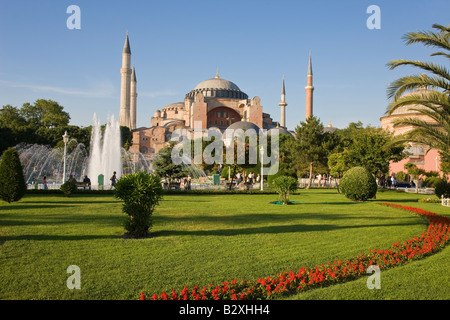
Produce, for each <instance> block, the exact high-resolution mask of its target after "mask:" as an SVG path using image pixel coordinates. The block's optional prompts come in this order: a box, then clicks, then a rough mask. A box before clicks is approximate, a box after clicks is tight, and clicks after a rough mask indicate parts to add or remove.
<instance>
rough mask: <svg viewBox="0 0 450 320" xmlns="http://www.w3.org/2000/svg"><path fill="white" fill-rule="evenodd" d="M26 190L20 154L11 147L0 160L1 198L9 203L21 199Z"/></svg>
mask: <svg viewBox="0 0 450 320" xmlns="http://www.w3.org/2000/svg"><path fill="white" fill-rule="evenodd" d="M26 191H27V186H26V184H25V179H24V177H23V169H22V165H21V164H20V158H19V154H18V152H17V151H16V150H14V149H12V148H9V149H7V150H6V151H5V152H3V155H2V161H1V162H0V199H2V200H4V201H6V202H8V203H11V202H14V201H19V200H20V199H22V197H23V196H24V195H25V192H26Z"/></svg>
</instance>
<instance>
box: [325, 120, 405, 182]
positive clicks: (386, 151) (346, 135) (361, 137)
mask: <svg viewBox="0 0 450 320" xmlns="http://www.w3.org/2000/svg"><path fill="white" fill-rule="evenodd" d="M337 135H338V136H339V137H340V139H341V148H340V150H339V152H336V153H335V154H333V155H332V156H330V157H329V160H328V165H329V167H330V168H331V171H332V172H333V173H334V174H336V173H343V172H344V171H347V170H348V169H350V168H352V167H364V168H366V169H367V170H368V171H369V172H370V173H371V174H372V175H374V176H379V175H381V174H387V173H389V163H390V161H395V162H397V161H400V160H402V159H403V158H404V157H405V154H404V153H403V150H404V144H403V143H402V142H398V141H396V140H394V138H393V135H392V134H391V133H389V132H387V131H385V130H383V129H381V128H374V127H370V126H367V127H365V128H364V127H362V124H360V123H351V124H350V125H349V126H348V127H347V128H345V129H342V130H340V131H339V132H338V133H337Z"/></svg>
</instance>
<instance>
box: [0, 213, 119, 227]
mask: <svg viewBox="0 0 450 320" xmlns="http://www.w3.org/2000/svg"><path fill="white" fill-rule="evenodd" d="M124 219H125V215H120V216H119V215H114V216H111V215H107V214H105V215H92V214H90V215H82V214H81V215H66V214H57V215H56V214H51V215H42V214H33V213H30V214H29V215H26V216H20V215H17V214H7V213H5V214H2V215H0V225H1V226H8V227H10V226H50V225H54V226H58V225H61V226H62V225H70V224H74V225H79V226H82V225H92V224H93V223H98V224H103V225H111V226H120V225H122V224H123V220H124Z"/></svg>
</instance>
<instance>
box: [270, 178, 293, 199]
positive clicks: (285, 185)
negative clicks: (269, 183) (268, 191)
mask: <svg viewBox="0 0 450 320" xmlns="http://www.w3.org/2000/svg"><path fill="white" fill-rule="evenodd" d="M273 187H274V188H275V190H276V191H277V192H278V195H279V197H280V202H281V203H284V204H289V195H290V193H291V192H294V191H295V190H296V189H297V179H295V178H293V177H289V176H280V177H277V178H275V180H273Z"/></svg>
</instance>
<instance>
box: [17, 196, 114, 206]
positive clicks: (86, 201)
mask: <svg viewBox="0 0 450 320" xmlns="http://www.w3.org/2000/svg"><path fill="white" fill-rule="evenodd" d="M64 199H68V198H61V200H59V201H57V202H56V201H27V202H24V203H30V204H31V203H37V204H42V203H55V204H56V203H58V204H98V203H105V204H106V203H120V200H117V201H89V200H85V201H76V200H64ZM69 199H70V198H69ZM53 207H54V206H52V208H53Z"/></svg>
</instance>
